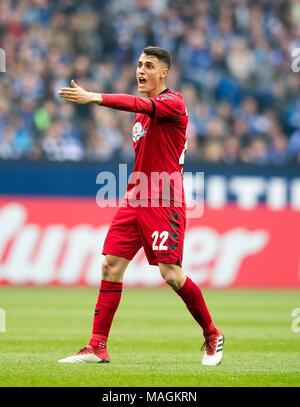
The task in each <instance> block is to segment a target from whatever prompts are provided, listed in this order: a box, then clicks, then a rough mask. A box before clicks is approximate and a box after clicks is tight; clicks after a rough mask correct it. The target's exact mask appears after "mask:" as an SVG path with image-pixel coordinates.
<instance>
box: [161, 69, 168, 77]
mask: <svg viewBox="0 0 300 407" xmlns="http://www.w3.org/2000/svg"><path fill="white" fill-rule="evenodd" d="M168 72H169V69H168V68H164V69H163V70H162V71H161V77H162V78H163V79H165V77H166V76H167V75H168Z"/></svg>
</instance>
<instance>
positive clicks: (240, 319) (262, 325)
mask: <svg viewBox="0 0 300 407" xmlns="http://www.w3.org/2000/svg"><path fill="white" fill-rule="evenodd" d="M203 293H204V296H205V299H206V301H207V304H208V307H209V309H210V311H211V314H212V316H213V318H214V320H215V323H216V324H217V325H218V326H219V327H220V328H221V329H222V330H223V332H224V335H225V346H224V353H223V361H222V364H221V365H219V366H217V367H204V366H202V365H201V358H202V352H201V351H200V348H201V345H202V343H203V337H202V332H201V330H200V328H199V327H198V325H197V324H196V323H195V322H194V320H193V319H192V317H191V316H190V315H189V313H188V312H187V310H186V308H185V305H184V304H183V303H182V301H181V299H180V298H179V297H178V296H177V295H176V294H175V293H174V292H172V290H171V289H167V288H166V289H148V290H147V289H126V288H125V289H124V291H123V294H122V300H121V303H120V307H119V309H118V311H117V313H116V316H115V320H114V322H113V325H112V328H111V333H110V340H109V348H108V350H109V354H110V358H111V363H109V364H98V365H65V364H59V363H57V360H58V359H61V358H63V357H66V356H69V355H71V354H73V353H75V352H77V351H78V349H79V348H80V347H82V346H85V345H86V344H87V342H88V340H89V336H90V332H91V327H92V318H93V312H94V306H95V303H96V299H97V295H98V290H97V289H96V288H94V289H92V288H51V287H49V288H13V287H1V288H0V308H2V309H4V310H5V312H6V332H4V333H0V366H1V368H0V386H30V387H34V386H47V387H48V386H71V387H72V386H76V387H78V386H101V387H115V386H124V387H131V386H136V387H139V386H149V387H151V386H163V387H164V386H174V387H189V386H196V387H202V386H226V387H227V386H272V387H274V386H297V387H298V386H299V385H300V332H298V333H295V332H293V331H292V316H291V312H292V310H293V309H294V308H299V307H300V293H299V291H263V290H260V291H259V290H256V291H250V290H203Z"/></svg>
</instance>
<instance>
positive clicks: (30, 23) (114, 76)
mask: <svg viewBox="0 0 300 407" xmlns="http://www.w3.org/2000/svg"><path fill="white" fill-rule="evenodd" d="M147 45H157V46H161V47H164V48H167V49H168V50H169V51H170V53H171V54H172V56H173V65H172V68H171V71H170V73H169V76H168V80H167V85H168V87H169V88H170V89H173V90H178V91H180V92H181V93H182V94H183V96H184V98H185V101H186V104H187V107H188V112H189V127H188V152H187V154H188V156H189V157H193V158H195V159H198V160H204V161H207V162H211V163H239V162H243V163H250V164H255V165H259V166H264V165H268V164H274V165H277V166H282V165H285V164H288V163H296V164H298V165H300V72H299V73H297V72H293V70H292V68H291V63H292V60H291V52H292V49H294V48H300V2H299V1H297V0H277V1H269V0H259V1H251V0H203V1H201V0H111V1H108V0H85V1H83V0H82V1H76V0H51V1H50V0H17V1H15V0H5V1H1V2H0V48H2V49H4V50H5V53H6V72H2V73H0V159H22V158H26V159H32V160H39V159H49V160H52V161H62V160H75V161H81V160H90V161H102V162H103V161H106V160H110V159H112V158H116V159H118V160H122V161H130V160H132V159H133V148H132V138H131V131H132V123H133V115H132V114H131V113H126V112H116V111H113V110H111V109H108V108H101V107H99V106H96V105H73V104H71V103H66V102H63V101H62V100H60V99H59V98H58V97H57V91H58V90H59V89H60V88H61V87H65V86H70V80H71V79H73V78H74V79H75V80H76V82H77V83H78V84H79V85H80V86H83V87H84V88H86V89H87V90H90V91H93V92H106V93H130V94H136V95H138V93H137V87H136V79H135V68H136V61H137V59H138V57H139V55H140V53H141V50H142V49H143V48H144V47H145V46H147ZM299 65H300V64H299ZM141 96H142V95H141Z"/></svg>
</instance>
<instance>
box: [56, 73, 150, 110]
mask: <svg viewBox="0 0 300 407" xmlns="http://www.w3.org/2000/svg"><path fill="white" fill-rule="evenodd" d="M71 86H72V87H71V88H62V89H61V90H60V91H59V92H58V95H59V96H60V97H61V98H62V99H64V100H65V101H67V102H74V103H79V104H86V103H97V104H98V105H102V106H106V107H111V108H113V109H118V110H125V111H127V112H136V113H145V114H152V112H153V110H154V102H153V101H152V100H151V99H149V98H141V97H137V96H133V95H115V94H105V93H93V92H88V91H86V90H85V89H83V88H81V87H80V86H78V85H77V84H76V83H75V81H74V80H73V79H72V81H71Z"/></svg>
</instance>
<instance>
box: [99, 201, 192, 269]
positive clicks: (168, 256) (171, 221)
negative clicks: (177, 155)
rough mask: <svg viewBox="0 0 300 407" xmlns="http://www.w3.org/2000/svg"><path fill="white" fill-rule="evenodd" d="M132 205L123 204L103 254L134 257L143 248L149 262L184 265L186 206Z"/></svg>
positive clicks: (114, 221)
mask: <svg viewBox="0 0 300 407" xmlns="http://www.w3.org/2000/svg"><path fill="white" fill-rule="evenodd" d="M148 205H149V206H148V207H143V206H140V205H139V206H137V207H133V206H132V205H130V204H129V203H128V202H127V200H123V201H122V203H121V204H120V206H119V208H118V210H117V212H116V214H115V216H114V218H113V220H112V222H111V225H110V227H109V230H108V232H107V235H106V238H105V241H104V246H103V251H102V254H112V255H114V256H119V257H125V258H126V259H129V260H132V259H133V257H134V256H135V255H136V253H137V252H138V251H139V249H140V248H141V247H143V248H144V250H145V254H146V257H147V259H148V262H149V264H151V265H153V266H157V265H158V263H170V264H177V265H179V266H181V265H182V255H183V243H184V233H185V228H186V207H185V206H181V207H175V206H174V204H173V203H172V202H171V203H168V205H169V206H168V207H163V206H162V202H160V203H159V206H158V207H154V206H150V205H151V201H148Z"/></svg>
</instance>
